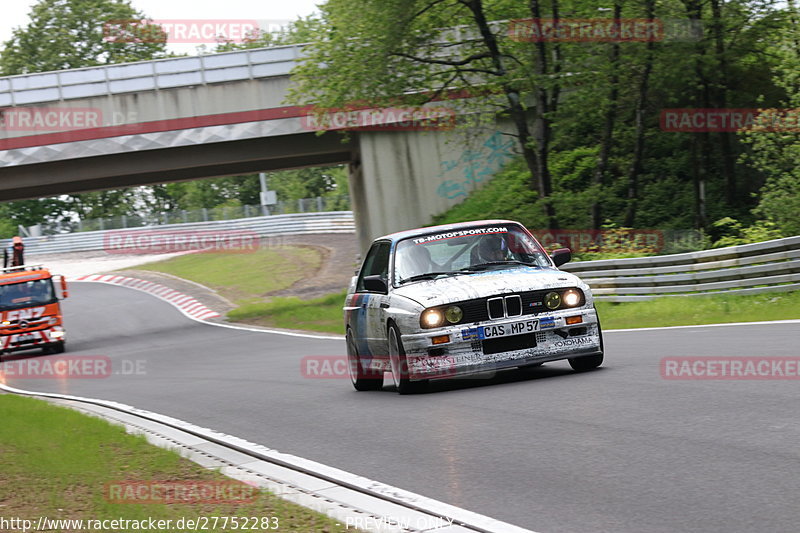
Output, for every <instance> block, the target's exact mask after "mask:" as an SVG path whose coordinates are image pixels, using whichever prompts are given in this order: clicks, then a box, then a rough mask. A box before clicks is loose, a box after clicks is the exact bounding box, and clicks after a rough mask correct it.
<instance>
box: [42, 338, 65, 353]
mask: <svg viewBox="0 0 800 533" xmlns="http://www.w3.org/2000/svg"><path fill="white" fill-rule="evenodd" d="M65 350H66V348H65V347H64V341H58V342H54V343H53V344H49V345H47V346H45V347H44V348H43V349H42V353H43V354H45V355H49V354H57V353H64V351H65Z"/></svg>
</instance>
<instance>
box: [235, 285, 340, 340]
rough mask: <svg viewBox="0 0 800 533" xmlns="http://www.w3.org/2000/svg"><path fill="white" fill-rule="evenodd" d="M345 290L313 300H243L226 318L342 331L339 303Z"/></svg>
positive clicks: (269, 324)
mask: <svg viewBox="0 0 800 533" xmlns="http://www.w3.org/2000/svg"><path fill="white" fill-rule="evenodd" d="M345 293H346V291H342V292H340V293H336V294H329V295H328V296H323V297H322V298H316V299H314V300H301V299H299V298H293V297H290V298H274V299H273V300H272V301H270V302H260V303H249V304H244V305H242V306H240V307H239V308H238V309H234V310H233V311H231V312H230V313H228V318H229V319H231V320H235V321H237V322H246V323H248V324H257V325H260V326H272V327H278V328H288V329H305V330H309V331H318V332H324V333H338V334H344V325H343V322H342V306H343V305H344V297H345Z"/></svg>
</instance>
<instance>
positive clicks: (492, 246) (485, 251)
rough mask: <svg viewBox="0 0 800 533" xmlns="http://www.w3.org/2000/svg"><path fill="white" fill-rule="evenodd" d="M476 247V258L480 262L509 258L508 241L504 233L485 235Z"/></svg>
mask: <svg viewBox="0 0 800 533" xmlns="http://www.w3.org/2000/svg"><path fill="white" fill-rule="evenodd" d="M476 248H477V253H476V257H475V258H476V259H477V262H478V263H492V262H495V261H505V260H507V259H508V243H507V242H506V240H505V238H503V236H502V235H484V236H483V237H482V238H481V240H480V242H478V246H477V247H476Z"/></svg>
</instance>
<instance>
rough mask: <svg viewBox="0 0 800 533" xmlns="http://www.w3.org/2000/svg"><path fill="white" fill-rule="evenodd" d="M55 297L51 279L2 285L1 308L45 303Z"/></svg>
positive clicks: (0, 289)
mask: <svg viewBox="0 0 800 533" xmlns="http://www.w3.org/2000/svg"><path fill="white" fill-rule="evenodd" d="M54 299H55V294H54V293H53V284H52V283H51V281H50V280H49V279H37V280H32V281H23V282H21V283H10V284H8V285H0V309H3V310H4V309H15V308H17V307H28V306H31V305H43V304H47V303H50V302H52V301H53V300H54Z"/></svg>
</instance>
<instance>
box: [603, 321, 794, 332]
mask: <svg viewBox="0 0 800 533" xmlns="http://www.w3.org/2000/svg"><path fill="white" fill-rule="evenodd" d="M771 324H800V319H794V320H765V321H763V322H723V323H722V324H696V325H693V326H662V327H657V328H629V329H604V330H603V333H611V332H614V333H629V332H631V331H658V330H662V329H685V328H721V327H728V326H740V327H741V326H767V325H771Z"/></svg>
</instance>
